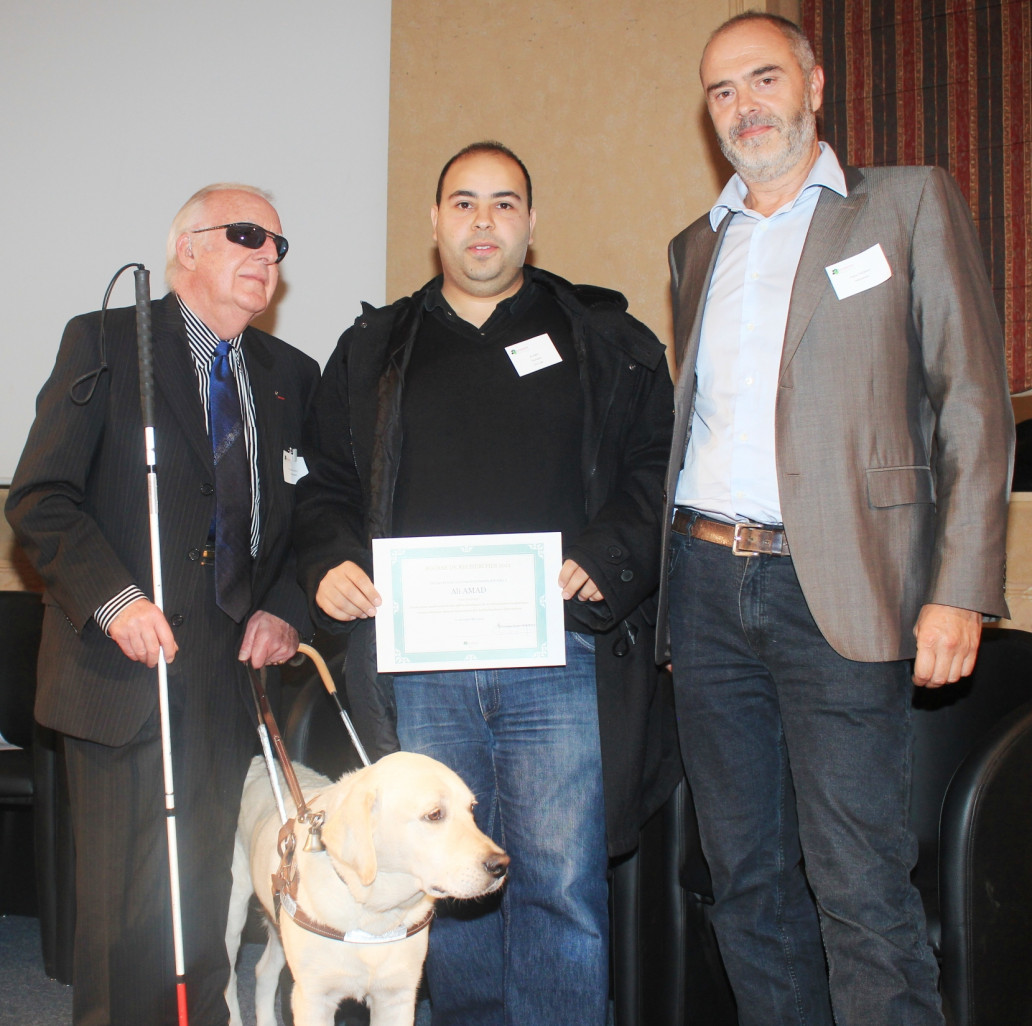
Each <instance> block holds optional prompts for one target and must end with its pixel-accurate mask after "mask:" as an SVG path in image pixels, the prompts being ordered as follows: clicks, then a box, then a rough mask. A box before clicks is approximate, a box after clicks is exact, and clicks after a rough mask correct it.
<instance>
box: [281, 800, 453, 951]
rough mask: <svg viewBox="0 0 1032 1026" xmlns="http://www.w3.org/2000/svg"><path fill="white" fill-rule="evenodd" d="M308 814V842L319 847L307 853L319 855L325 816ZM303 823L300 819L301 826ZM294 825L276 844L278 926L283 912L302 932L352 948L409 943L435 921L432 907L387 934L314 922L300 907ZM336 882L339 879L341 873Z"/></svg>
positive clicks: (288, 825) (288, 826) (286, 826)
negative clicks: (320, 832) (408, 940)
mask: <svg viewBox="0 0 1032 1026" xmlns="http://www.w3.org/2000/svg"><path fill="white" fill-rule="evenodd" d="M306 812H307V816H308V819H309V820H311V821H312V822H311V823H310V825H309V841H311V840H312V839H313V837H314V838H315V839H316V843H317V845H318V846H316V845H314V844H313V845H312V846H311V847H310V848H309V849H308V850H310V851H316V852H319V851H325V850H326V849H325V848H323V846H322V841H321V839H319V831H320V830H321V829H322V816H323V814H322V813H321V812H316V813H312V812H311V811H309V810H307V809H306ZM301 821H302V820H301V818H300V817H299V819H298V822H301ZM294 823H295V821H294V820H292V819H290V820H287V822H286V823H284V824H283V826H282V827H280V832H279V840H278V842H277V849H278V850H279V853H280V864H279V869H277V870H276V872H275V873H274V874H273V877H272V902H273V907H274V908H275V910H276V921H277V923H278V922H279V914H280V910H281V909H282V910H283V911H284V912H286V913H287V915H288V916H290V918H291V919H293V920H294V922H295V923H297V925H298V926H300V927H301V928H302V929H303V930H307V931H308V932H309V933H314V934H317V935H318V936H320V937H325V938H326V939H327V940H338V941H347V942H348V943H349V944H390V943H392V942H393V941H400V940H406V939H408V938H409V937H413V936H415V934H417V933H419V932H420V930H425V929H426V928H427V927H428V926H429V925H430V923H431V921H432V920H433V918H434V910H433V907H432V906H431V908H430V909H428V910H427V913H426V915H425V916H423V918H422V919H419V920H417V921H416V922H415V923H413V924H412V925H411V926H406V925H405V924H404V923H399V924H398V926H395V927H394V928H393V929H391V930H388V931H386V933H369V932H368V931H367V930H338V929H337V928H336V927H334V926H327V925H326V924H325V923H320V922H319V921H318V920H317V919H313V918H312V917H311V916H310V915H309V914H308V913H307V912H306V911H305V910H304V909H303V908H301V906H300V905H298V903H297V888H298V883H299V882H300V880H301V877H300V874H299V873H298V869H297V864H296V862H295V861H294V852H295V850H296V848H297V838H296V837H295V836H294ZM334 872H335V873H336V869H334ZM337 878H338V879H340V874H339V873H338V874H337ZM341 883H342V884H344V886H345V887H346V886H347V883H346V882H345V881H344V880H342V879H341Z"/></svg>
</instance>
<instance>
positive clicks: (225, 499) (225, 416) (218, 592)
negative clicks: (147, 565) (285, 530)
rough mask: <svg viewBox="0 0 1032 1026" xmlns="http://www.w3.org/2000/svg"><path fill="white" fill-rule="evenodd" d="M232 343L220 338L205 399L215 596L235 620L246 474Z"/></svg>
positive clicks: (241, 580)
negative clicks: (212, 475) (212, 489)
mask: <svg viewBox="0 0 1032 1026" xmlns="http://www.w3.org/2000/svg"><path fill="white" fill-rule="evenodd" d="M230 349H231V346H230V344H229V343H228V342H219V344H218V346H217V347H216V349H215V359H214V361H213V362H212V365H211V378H210V381H209V388H208V403H209V407H210V410H211V446H212V453H213V455H214V458H215V601H216V602H217V603H218V606H219V608H220V609H221V610H223V611H224V612H225V613H227V614H228V615H229V616H231V617H232V618H233V619H234V620H235V621H236V622H237V623H240V621H241V620H243V618H244V616H245V615H246V613H247V611H248V609H250V607H251V474H250V471H249V469H248V465H247V446H246V445H245V443H244V422H243V419H242V418H241V415H240V395H239V393H238V392H237V385H236V378H235V377H234V376H233V366H232V364H231V363H230V360H229V353H230Z"/></svg>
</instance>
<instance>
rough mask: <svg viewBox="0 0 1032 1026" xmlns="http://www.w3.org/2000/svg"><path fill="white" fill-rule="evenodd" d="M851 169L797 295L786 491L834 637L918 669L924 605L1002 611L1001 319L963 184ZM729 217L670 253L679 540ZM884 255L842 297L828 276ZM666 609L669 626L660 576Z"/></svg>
mask: <svg viewBox="0 0 1032 1026" xmlns="http://www.w3.org/2000/svg"><path fill="white" fill-rule="evenodd" d="M845 174H846V184H847V189H848V196H846V197H845V198H843V197H842V196H839V195H837V194H836V193H834V192H832V191H831V190H828V189H825V190H823V192H822V195H821V198H820V200H819V202H818V205H817V208H816V210H815V212H814V216H813V221H812V222H811V225H810V229H809V232H808V234H807V237H806V243H805V245H804V247H803V252H802V255H801V257H800V261H799V268H798V271H797V272H796V277H795V283H794V285H793V289H792V297H791V303H790V307H789V315H788V324H787V328H786V332H785V341H784V347H783V351H782V356H781V366H780V371H779V377H778V382H777V400H776V414H775V438H776V441H775V447H776V458H777V474H778V486H779V489H780V495H781V508H782V516H783V518H784V523H785V531H786V534H787V537H788V541H789V545H790V547H791V550H792V558H793V561H794V564H795V567H796V570H797V573H798V575H799V580H800V583H801V585H802V588H803V592H804V594H805V596H806V600H807V603H808V604H809V606H810V610H811V612H812V614H813V616H814V619H815V620H816V621H817V624H818V626H819V627H820V629H821V631H822V633H823V634H824V636H825V637H826V638H827V640H828V641H829V643H830V644H831V645H832V646H833V647H834V648H835V649H836V651H838V652H839V653H841V654H842V655H844V656H846V657H847V658H850V659H857V660H864V661H874V660H890V659H905V658H911V657H912V656H913V655H914V654H915V642H914V637H913V633H912V631H913V627H914V623H915V621H916V619H917V614H918V612H919V611H920V607H921V606H922V605H923V604H924V603H926V602H940V603H945V604H948V605H954V606H960V607H962V608H966V609H975V610H979V611H980V612H983V613H986V614H992V615H1005V614H1006V611H1007V610H1006V604H1005V602H1004V562H1005V557H1004V542H1005V535H1006V518H1007V505H1006V504H1007V495H1008V488H1009V481H1010V467H1011V458H1012V457H1011V453H1012V447H1013V437H1014V428H1013V415H1012V413H1011V407H1010V402H1009V398H1008V390H1007V376H1006V368H1005V364H1004V347H1003V340H1002V336H1001V332H1000V324H999V320H998V317H997V314H996V310H995V308H994V305H993V298H992V293H991V291H990V287H989V282H988V279H987V277H986V273H985V269H984V266H983V263H982V257H981V252H980V249H979V245H978V239H977V237H976V235H975V231H974V226H973V225H972V222H971V216H970V213H969V211H968V207H967V204H966V202H965V200H964V197H963V195H962V194H961V192H960V190H959V189H958V188H957V185H956V183H955V182H954V181H953V179H952V178H950V176H949V175H948V174H946V173H945V172H944V171H942V170H941V169H939V168H863V169H858V168H846V169H845ZM729 221H730V217H728V218H726V219H725V220H724V222H723V223H722V224H721V225H720V227H719V229H718V231H716V232H714V231H713V230H712V228H711V226H710V223H709V218H708V215H707V216H705V217H702V218H700V219H699V220H698V221H696V222H695V223H694V224H692V225H691V226H690V227H688V228H686V229H685V230H684V231H683V232H681V234H680V235H678V236H677V237H676V238H675V239H674V240H673V241H672V242H671V244H670V267H671V275H672V281H671V286H672V291H673V306H674V335H675V346H676V357H677V364H678V367H679V368H680V371H679V374H678V381H677V384H676V390H675V406H676V414H675V424H674V445H673V450H672V453H671V459H670V464H669V466H668V468H667V479H666V496H667V499H666V502H667V509H666V512H667V516H666V517H665V521H664V522H665V524H666V531H667V538H669V525H670V514H671V507H672V503H673V496H674V492H675V489H676V485H677V476H678V473H679V472H680V469H681V466H682V464H683V462H684V455H685V452H686V451H687V447H688V440H689V437H690V432H691V423H692V407H693V398H694V390H695V374H694V367H695V359H696V355H697V353H698V347H699V336H700V330H701V325H702V315H703V311H704V308H705V301H706V295H707V292H708V288H709V282H710V278H711V276H712V273H713V268H714V265H715V262H716V257H717V253H718V251H719V248H720V243H721V240H722V239H723V237H724V233H725V232H726V230H727V226H728V223H729ZM876 244H880V245H881V247H882V249H883V251H884V253H885V256H886V257H887V259H888V262H889V265H890V267H891V269H892V277H891V278H889V280H888V281H886V282H883V283H882V284H880V285H877V286H875V287H874V288H871V289H868V290H867V291H865V292H861V293H859V294H857V295H854V296H852V297H850V298H848V299H843V300H839V299H838V298H837V297H836V295H835V292H834V290H833V289H832V287H831V284H830V281H829V278H828V275H827V274H826V272H825V268H826V267H827V266H828V265H830V264H834V263H837V262H839V261H841V260H844V259H845V258H847V257H850V256H854V255H856V254H858V253H862V252H864V251H865V250H867V249H869V248H871V247H872V246H874V245H876ZM664 551H665V549H664ZM660 601H661V610H660V615H661V620H662V623H663V624H664V625H665V623H666V577H665V574H664V578H663V581H662V583H661V592H660ZM665 636H667V631H666V630H665V629H664V630H661V632H660V637H665ZM661 654H662V653H661Z"/></svg>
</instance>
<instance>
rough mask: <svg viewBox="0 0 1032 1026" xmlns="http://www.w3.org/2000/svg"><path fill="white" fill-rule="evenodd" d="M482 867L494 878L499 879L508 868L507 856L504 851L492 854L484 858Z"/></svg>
mask: <svg viewBox="0 0 1032 1026" xmlns="http://www.w3.org/2000/svg"><path fill="white" fill-rule="evenodd" d="M484 869H486V870H487V871H488V873H490V874H491V876H493V877H494V878H495V879H496V880H500V879H501V878H502V877H503V876H505V874H506V872H507V871H508V869H509V856H508V855H506V854H505V852H504V851H503V852H501V853H499V854H498V855H492V856H491V857H490V858H489V859H487V860H485V862H484Z"/></svg>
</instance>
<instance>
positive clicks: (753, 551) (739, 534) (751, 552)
mask: <svg viewBox="0 0 1032 1026" xmlns="http://www.w3.org/2000/svg"><path fill="white" fill-rule="evenodd" d="M746 531H759V532H760V536H761V538H762V536H763V535H764V534H768V535H771V534H773V532H771V531H767V530H764V528H762V527H760V526H759V525H758V524H750V523H741V522H739V523H737V524H735V536H734V540H733V541H732V542H731V554H732V555H733V556H769V555H770V553H771V551H772V549H773V547H774V546H773V538H771V539H769V541H768V544H767V546H766V548H764V547H763V546H762V545H761V546H760V547H759V548H757V547H756V545H755V543H754V544H752V545H749V544H748V543H747V542H746V541H745V540H744V539H743V534H744V533H745V532H746Z"/></svg>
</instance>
